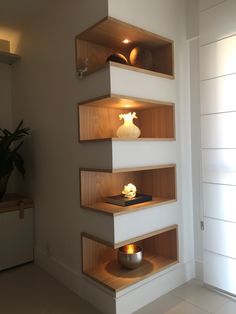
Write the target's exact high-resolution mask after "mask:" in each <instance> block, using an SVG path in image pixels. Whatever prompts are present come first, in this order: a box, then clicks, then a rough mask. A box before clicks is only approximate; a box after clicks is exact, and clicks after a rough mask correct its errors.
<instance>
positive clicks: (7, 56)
mask: <svg viewBox="0 0 236 314" xmlns="http://www.w3.org/2000/svg"><path fill="white" fill-rule="evenodd" d="M20 58H21V57H20V56H19V55H16V54H14V53H10V52H5V51H0V63H5V64H9V65H12V64H13V63H15V62H16V61H17V60H19V59H20Z"/></svg>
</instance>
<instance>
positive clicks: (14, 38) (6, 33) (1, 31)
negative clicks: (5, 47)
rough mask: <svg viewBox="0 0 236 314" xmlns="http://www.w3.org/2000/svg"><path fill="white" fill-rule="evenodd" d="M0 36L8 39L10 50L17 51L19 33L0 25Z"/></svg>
mask: <svg viewBox="0 0 236 314" xmlns="http://www.w3.org/2000/svg"><path fill="white" fill-rule="evenodd" d="M0 38H1V39H4V40H8V41H10V52H12V53H17V50H18V46H19V45H20V40H21V33H20V32H19V31H17V30H15V29H11V28H6V27H2V26H0Z"/></svg>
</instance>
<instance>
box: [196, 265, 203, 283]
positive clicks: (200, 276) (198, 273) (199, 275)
mask: <svg viewBox="0 0 236 314" xmlns="http://www.w3.org/2000/svg"><path fill="white" fill-rule="evenodd" d="M195 269H196V278H197V279H199V280H201V281H203V262H200V261H195Z"/></svg>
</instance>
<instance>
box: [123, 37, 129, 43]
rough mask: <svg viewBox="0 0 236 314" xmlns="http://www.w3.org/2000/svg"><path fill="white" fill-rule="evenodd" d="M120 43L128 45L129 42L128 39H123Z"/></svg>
mask: <svg viewBox="0 0 236 314" xmlns="http://www.w3.org/2000/svg"><path fill="white" fill-rule="evenodd" d="M122 43H123V44H129V43H130V40H129V39H128V38H125V39H124V40H122Z"/></svg>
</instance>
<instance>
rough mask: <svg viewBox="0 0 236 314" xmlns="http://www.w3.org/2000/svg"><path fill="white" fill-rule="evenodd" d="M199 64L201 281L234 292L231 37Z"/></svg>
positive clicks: (234, 47)
mask: <svg viewBox="0 0 236 314" xmlns="http://www.w3.org/2000/svg"><path fill="white" fill-rule="evenodd" d="M200 64H201V83H200V90H201V146H202V149H201V150H202V194H203V210H204V213H203V215H204V244H203V246H204V282H205V283H206V284H208V285H211V286H213V287H216V288H218V289H221V290H224V291H226V292H228V293H230V294H233V295H236V74H235V73H236V36H232V37H229V38H225V39H222V40H218V41H215V42H213V43H209V44H207V45H203V46H201V47H200Z"/></svg>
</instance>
